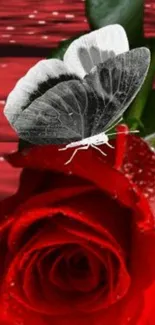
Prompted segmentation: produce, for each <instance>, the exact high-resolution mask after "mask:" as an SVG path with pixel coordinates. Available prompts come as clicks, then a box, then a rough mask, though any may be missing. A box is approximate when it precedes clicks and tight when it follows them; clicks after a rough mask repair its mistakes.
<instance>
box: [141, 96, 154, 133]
mask: <svg viewBox="0 0 155 325" xmlns="http://www.w3.org/2000/svg"><path fill="white" fill-rule="evenodd" d="M142 121H143V123H144V125H145V134H151V133H154V132H155V90H152V91H151V94H150V96H149V99H148V101H147V104H146V107H145V111H144V114H143V116H142Z"/></svg>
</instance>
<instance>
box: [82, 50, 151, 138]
mask: <svg viewBox="0 0 155 325" xmlns="http://www.w3.org/2000/svg"><path fill="white" fill-rule="evenodd" d="M149 63H150V51H149V50H148V49H147V48H137V49H134V50H132V51H129V52H126V53H123V54H120V55H118V56H115V57H114V58H111V59H109V60H107V61H106V62H104V63H103V64H102V63H101V64H99V65H98V66H96V67H95V68H93V69H92V70H91V72H90V73H89V74H88V75H87V76H86V77H85V81H86V83H87V84H89V85H90V86H91V87H92V88H94V90H95V91H96V93H97V95H98V97H99V98H100V105H98V106H97V107H96V108H95V112H94V124H93V126H92V130H91V135H95V134H98V133H101V132H103V131H105V130H106V129H107V128H108V127H109V126H110V125H112V124H113V123H114V122H115V121H116V120H117V119H118V118H119V117H120V116H121V115H122V114H123V113H124V111H125V110H126V109H127V107H128V106H129V105H130V103H131V102H132V100H133V99H134V98H135V96H136V94H137V93H138V91H139V90H140V88H141V86H142V84H143V82H144V79H145V76H146V74H147V71H148V67H149Z"/></svg>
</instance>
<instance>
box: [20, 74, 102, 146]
mask: <svg viewBox="0 0 155 325" xmlns="http://www.w3.org/2000/svg"><path fill="white" fill-rule="evenodd" d="M98 105H99V104H98V97H97V95H95V92H94V91H93V89H91V87H90V86H89V85H87V84H83V81H82V80H81V81H80V80H70V81H65V82H61V83H59V84H58V85H56V86H55V87H53V88H51V89H49V90H47V91H46V92H45V93H44V94H43V95H42V96H40V97H38V98H37V99H35V100H34V101H33V102H32V104H30V105H29V106H28V107H27V108H26V109H25V110H24V111H23V112H22V113H21V114H20V116H19V117H18V118H17V119H16V121H15V122H14V128H15V130H16V131H17V133H18V135H19V137H20V138H21V139H23V140H25V141H28V142H30V143H33V144H63V143H64V144H67V143H70V142H74V141H80V140H82V139H83V138H86V137H87V136H89V135H90V132H91V129H92V126H93V121H94V120H93V114H92V112H93V108H94V107H97V106H98Z"/></svg>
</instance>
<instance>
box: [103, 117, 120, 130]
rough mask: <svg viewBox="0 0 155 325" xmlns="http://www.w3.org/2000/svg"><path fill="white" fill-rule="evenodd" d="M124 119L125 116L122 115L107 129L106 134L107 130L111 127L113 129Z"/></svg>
mask: <svg viewBox="0 0 155 325" xmlns="http://www.w3.org/2000/svg"><path fill="white" fill-rule="evenodd" d="M122 120H123V117H121V118H120V119H119V120H118V121H117V122H116V123H114V124H113V125H111V126H110V128H109V129H107V130H106V132H105V134H106V133H107V131H110V130H111V129H113V128H114V127H115V126H116V125H117V124H118V123H120V122H121V121H122Z"/></svg>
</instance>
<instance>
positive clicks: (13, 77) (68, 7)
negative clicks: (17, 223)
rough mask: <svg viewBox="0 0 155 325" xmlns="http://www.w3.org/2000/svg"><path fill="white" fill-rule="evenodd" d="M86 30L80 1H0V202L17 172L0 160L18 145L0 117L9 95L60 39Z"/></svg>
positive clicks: (16, 179) (13, 188) (9, 191)
mask: <svg viewBox="0 0 155 325" xmlns="http://www.w3.org/2000/svg"><path fill="white" fill-rule="evenodd" d="M87 31H89V24H88V21H87V18H86V16H85V2H84V1H83V0H40V1H38V0H9V1H6V0H0V200H2V199H4V198H5V197H8V196H10V195H11V194H13V193H15V191H16V190H17V188H18V183H19V175H20V172H21V170H20V169H14V168H12V167H11V166H9V164H8V163H6V162H5V161H4V160H3V158H2V155H3V153H6V152H10V151H12V150H16V149H17V143H18V138H17V135H16V134H15V132H14V131H13V130H12V128H11V127H10V125H9V123H8V122H7V120H6V118H5V116H4V114H3V108H4V105H5V101H6V98H7V96H8V94H9V92H10V91H11V90H12V89H13V87H14V86H15V84H16V82H17V81H18V79H19V78H21V77H22V76H23V75H24V74H25V73H26V72H27V71H28V69H30V67H32V66H33V65H34V64H35V63H36V62H37V61H39V60H41V59H42V58H44V57H46V56H48V55H49V51H50V50H51V49H52V48H54V47H57V46H58V44H59V43H60V42H61V41H62V40H65V39H68V38H71V37H73V36H76V35H79V34H81V33H85V32H87Z"/></svg>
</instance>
